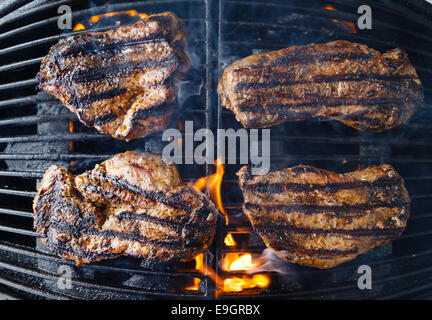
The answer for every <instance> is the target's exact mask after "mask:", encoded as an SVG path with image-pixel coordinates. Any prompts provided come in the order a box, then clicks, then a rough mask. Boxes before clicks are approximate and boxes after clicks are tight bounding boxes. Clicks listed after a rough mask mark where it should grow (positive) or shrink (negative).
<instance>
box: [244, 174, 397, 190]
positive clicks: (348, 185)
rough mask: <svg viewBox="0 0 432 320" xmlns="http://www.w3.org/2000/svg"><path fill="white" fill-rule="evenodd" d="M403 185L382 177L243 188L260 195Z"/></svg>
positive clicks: (254, 185) (271, 184) (245, 185)
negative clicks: (355, 180)
mask: <svg viewBox="0 0 432 320" xmlns="http://www.w3.org/2000/svg"><path fill="white" fill-rule="evenodd" d="M399 184H401V178H400V177H381V178H379V179H377V180H375V181H357V182H339V183H327V184H303V183H268V182H264V183H254V184H249V183H244V184H243V188H244V190H245V191H248V192H258V193H270V194H272V193H282V192H284V191H305V192H306V191H313V190H325V191H327V192H336V191H338V190H342V189H355V188H388V187H391V186H396V185H399Z"/></svg>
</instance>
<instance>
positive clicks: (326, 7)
mask: <svg viewBox="0 0 432 320" xmlns="http://www.w3.org/2000/svg"><path fill="white" fill-rule="evenodd" d="M321 8H322V9H325V10H330V11H337V10H336V8H335V7H333V6H332V5H331V4H326V5H325V6H324V7H321Z"/></svg>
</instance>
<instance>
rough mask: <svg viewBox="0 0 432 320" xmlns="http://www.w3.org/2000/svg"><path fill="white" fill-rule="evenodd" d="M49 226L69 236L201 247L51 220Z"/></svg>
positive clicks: (190, 243) (192, 242) (188, 243)
mask: <svg viewBox="0 0 432 320" xmlns="http://www.w3.org/2000/svg"><path fill="white" fill-rule="evenodd" d="M51 224H52V226H53V228H54V229H55V230H57V231H59V232H62V233H66V234H69V235H82V234H85V235H93V236H101V237H109V238H117V239H121V240H129V241H136V242H139V243H142V244H151V245H157V246H162V247H187V248H193V247H200V246H202V243H201V242H195V241H188V242H182V241H176V240H170V241H168V240H166V241H161V240H156V239H149V238H147V237H145V236H142V235H140V234H139V233H138V232H136V231H132V232H128V233H122V232H119V231H115V230H97V229H94V228H91V227H88V228H80V227H79V226H76V225H74V224H71V223H67V222H60V221H56V220H52V221H51Z"/></svg>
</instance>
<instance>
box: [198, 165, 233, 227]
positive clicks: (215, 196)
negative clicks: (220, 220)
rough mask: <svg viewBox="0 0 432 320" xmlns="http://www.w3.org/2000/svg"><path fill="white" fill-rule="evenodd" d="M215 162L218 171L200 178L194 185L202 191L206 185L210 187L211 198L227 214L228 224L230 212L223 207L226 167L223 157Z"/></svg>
mask: <svg viewBox="0 0 432 320" xmlns="http://www.w3.org/2000/svg"><path fill="white" fill-rule="evenodd" d="M214 164H215V166H216V172H215V173H214V174H212V175H211V176H209V177H201V178H199V179H198V180H197V181H196V182H195V183H194V184H193V186H194V187H195V188H196V189H198V190H200V191H203V190H204V188H206V187H207V188H208V190H209V192H210V197H211V199H212V200H213V201H214V202H215V203H216V205H217V207H218V209H219V211H220V212H221V213H222V214H223V215H224V216H225V218H226V224H227V225H228V223H229V222H228V214H227V212H226V211H225V209H224V207H223V204H222V196H221V185H222V179H223V176H224V174H225V169H224V165H223V164H222V160H221V159H217V160H216V161H215V163H214Z"/></svg>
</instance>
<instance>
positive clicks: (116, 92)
mask: <svg viewBox="0 0 432 320" xmlns="http://www.w3.org/2000/svg"><path fill="white" fill-rule="evenodd" d="M126 91H127V89H126V88H114V89H110V90H107V91H103V92H99V93H92V94H88V95H85V96H82V97H80V98H76V99H72V100H71V101H69V103H70V104H71V105H73V106H74V107H76V108H77V109H81V108H86V107H89V105H90V104H92V103H93V102H96V101H100V100H105V99H111V98H115V97H118V96H120V95H122V94H124V93H126Z"/></svg>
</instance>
